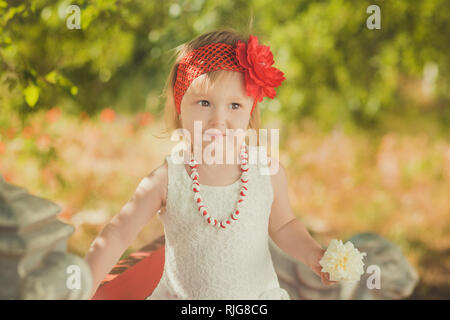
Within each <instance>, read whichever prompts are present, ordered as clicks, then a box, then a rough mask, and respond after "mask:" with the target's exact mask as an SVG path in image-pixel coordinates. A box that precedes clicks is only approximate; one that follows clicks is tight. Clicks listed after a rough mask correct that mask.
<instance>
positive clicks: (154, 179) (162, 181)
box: [145, 159, 168, 206]
mask: <svg viewBox="0 0 450 320" xmlns="http://www.w3.org/2000/svg"><path fill="white" fill-rule="evenodd" d="M145 179H147V180H148V182H149V183H151V184H152V185H154V187H155V188H156V189H157V190H158V191H159V194H160V196H161V203H162V205H163V206H165V205H166V199H167V184H168V165H167V161H166V160H165V159H164V161H163V163H162V164H160V165H159V166H158V167H156V168H155V169H154V170H153V171H152V172H151V173H149V174H148V175H147V176H146V177H145Z"/></svg>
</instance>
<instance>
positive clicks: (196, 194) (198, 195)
mask: <svg viewBox="0 0 450 320" xmlns="http://www.w3.org/2000/svg"><path fill="white" fill-rule="evenodd" d="M199 198H200V200H201V198H202V197H201V196H200V192H195V193H194V199H195V202H197V199H199Z"/></svg>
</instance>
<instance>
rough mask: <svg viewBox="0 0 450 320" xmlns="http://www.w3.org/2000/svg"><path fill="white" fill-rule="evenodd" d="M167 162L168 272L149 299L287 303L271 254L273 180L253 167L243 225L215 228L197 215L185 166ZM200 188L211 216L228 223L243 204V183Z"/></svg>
mask: <svg viewBox="0 0 450 320" xmlns="http://www.w3.org/2000/svg"><path fill="white" fill-rule="evenodd" d="M166 161H167V164H168V193H167V200H166V207H165V209H163V210H161V211H160V213H159V218H160V219H161V220H162V223H163V225H164V232H165V239H166V242H165V264H164V272H163V275H162V277H161V280H160V282H159V284H158V286H157V287H156V288H155V290H154V291H153V293H152V294H151V295H150V296H148V297H147V298H146V300H159V299H190V300H197V299H201V300H236V299H242V300H249V299H263V300H289V299H290V297H289V295H288V293H287V292H286V290H284V289H282V288H280V285H279V282H278V278H277V275H276V273H275V269H274V266H273V262H272V258H271V255H270V251H269V233H268V223H269V215H270V210H271V206H272V201H273V190H272V185H271V180H270V175H262V174H261V173H260V171H259V168H260V167H259V165H257V164H249V171H248V172H249V174H248V176H249V182H248V183H247V185H248V194H247V196H246V199H245V201H244V202H243V205H242V207H241V210H240V214H239V220H237V221H233V222H232V224H231V225H228V227H227V228H226V229H217V228H216V227H212V226H211V225H209V224H208V223H207V222H206V220H205V219H204V218H203V217H202V216H201V215H200V213H199V212H198V209H197V205H196V203H195V202H194V198H193V192H192V189H191V185H192V180H191V178H190V177H189V175H188V173H187V171H186V169H185V167H184V164H176V163H174V162H173V161H172V159H171V156H170V155H168V156H166ZM200 186H201V187H200V188H201V190H200V192H201V195H202V198H203V202H204V203H205V205H206V206H207V208H208V209H209V211H210V213H211V215H212V216H214V217H218V218H219V219H220V220H222V219H225V218H228V217H229V215H230V213H231V212H232V211H233V209H234V208H235V206H236V203H237V201H238V199H239V191H240V187H241V181H240V179H239V180H238V181H236V182H235V183H233V184H231V185H227V186H208V185H200ZM219 219H218V220H219Z"/></svg>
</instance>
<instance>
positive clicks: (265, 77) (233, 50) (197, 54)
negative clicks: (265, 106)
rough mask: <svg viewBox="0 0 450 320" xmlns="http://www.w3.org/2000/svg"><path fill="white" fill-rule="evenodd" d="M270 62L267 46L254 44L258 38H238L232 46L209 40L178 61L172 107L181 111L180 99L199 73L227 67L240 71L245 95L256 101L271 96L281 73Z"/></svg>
mask: <svg viewBox="0 0 450 320" xmlns="http://www.w3.org/2000/svg"><path fill="white" fill-rule="evenodd" d="M273 63H274V60H273V55H272V52H271V51H270V47H269V46H263V45H258V38H257V37H256V36H252V35H250V38H249V40H248V44H247V43H245V42H242V41H240V40H239V41H238V43H237V46H236V47H234V46H232V45H229V44H225V43H211V44H208V45H206V46H203V47H200V48H198V49H196V50H193V51H191V52H189V53H188V54H187V55H186V56H185V57H183V59H182V60H181V61H180V63H179V65H178V69H177V78H176V81H175V85H174V96H175V107H176V109H177V113H178V114H180V113H181V100H182V99H183V96H184V94H185V93H186V91H187V89H188V88H189V86H190V84H191V83H192V81H194V79H195V78H197V77H198V76H200V75H202V74H203V73H207V72H211V71H216V70H230V71H238V72H242V73H244V77H245V87H246V92H247V95H248V96H252V97H254V99H255V100H254V102H253V107H252V111H251V112H253V109H254V108H255V106H256V103H257V102H260V101H262V99H263V98H264V97H265V96H267V97H269V98H271V99H273V98H274V97H275V96H276V92H275V89H274V88H276V87H278V86H280V85H281V83H282V82H283V80H284V79H285V77H284V74H283V72H281V71H280V70H278V69H276V68H274V67H272V65H273Z"/></svg>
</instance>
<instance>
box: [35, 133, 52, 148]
mask: <svg viewBox="0 0 450 320" xmlns="http://www.w3.org/2000/svg"><path fill="white" fill-rule="evenodd" d="M51 142H52V139H51V137H50V136H49V135H48V134H46V133H44V134H41V135H40V136H39V137H38V138H37V140H36V145H37V147H38V149H39V150H41V151H46V150H48V149H49V147H50V145H51Z"/></svg>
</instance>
